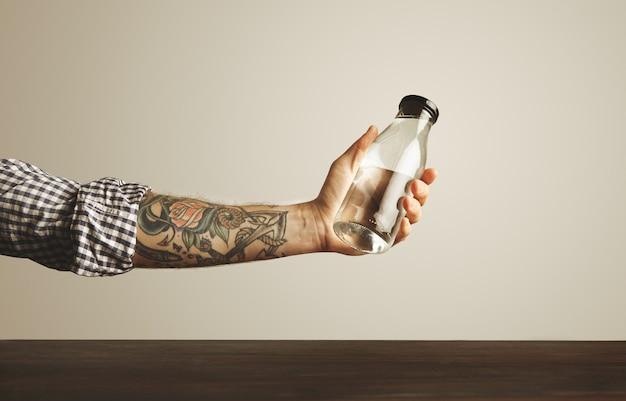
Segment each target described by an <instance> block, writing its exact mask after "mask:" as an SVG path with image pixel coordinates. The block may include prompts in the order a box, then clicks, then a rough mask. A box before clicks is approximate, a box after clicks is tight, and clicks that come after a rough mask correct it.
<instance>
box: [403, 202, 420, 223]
mask: <svg viewBox="0 0 626 401" xmlns="http://www.w3.org/2000/svg"><path fill="white" fill-rule="evenodd" d="M403 198H404V199H403V201H402V207H403V208H404V210H405V211H406V217H407V218H408V219H409V223H411V224H415V223H417V222H418V221H419V220H420V218H421V217H422V205H420V203H419V202H418V201H417V199H415V198H412V197H410V196H404V197H403Z"/></svg>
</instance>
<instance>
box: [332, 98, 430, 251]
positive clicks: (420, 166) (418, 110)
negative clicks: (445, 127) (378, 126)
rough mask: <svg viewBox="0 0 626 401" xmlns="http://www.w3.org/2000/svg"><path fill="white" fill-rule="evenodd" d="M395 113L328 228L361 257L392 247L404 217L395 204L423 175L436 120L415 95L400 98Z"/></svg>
mask: <svg viewBox="0 0 626 401" xmlns="http://www.w3.org/2000/svg"><path fill="white" fill-rule="evenodd" d="M398 109H399V110H398V114H397V115H396V117H395V118H394V120H393V121H392V122H391V124H389V126H387V127H386V128H385V129H384V130H383V131H382V132H381V133H380V134H379V135H378V136H377V138H376V139H375V140H374V142H373V143H372V144H371V145H370V147H369V148H368V151H367V153H366V155H365V157H364V158H363V160H362V161H361V164H360V166H359V170H358V171H357V173H356V176H355V178H354V181H353V182H352V185H351V186H350V189H349V190H348V193H347V194H346V197H345V198H344V200H343V202H342V204H341V206H340V207H339V211H338V212H337V215H336V216H335V221H334V223H333V229H334V231H335V234H337V236H338V237H339V238H340V239H341V240H342V241H344V242H345V243H347V244H348V245H350V246H351V247H352V248H354V249H357V250H359V251H361V252H365V253H382V252H385V251H387V250H388V249H389V248H391V246H392V245H393V243H394V241H395V238H396V235H397V234H398V231H399V229H400V225H401V223H402V219H403V218H404V217H405V215H406V211H405V210H404V207H402V204H401V198H402V197H403V196H404V195H410V193H411V192H410V189H409V187H408V185H407V184H408V183H409V181H411V180H413V179H415V178H421V177H422V174H423V173H424V169H425V166H426V147H427V142H428V133H429V132H430V128H431V127H432V125H433V124H435V122H436V121H437V118H438V117H439V110H438V109H437V106H436V105H435V104H434V103H433V102H432V101H430V100H428V99H426V98H424V97H422V96H417V95H408V96H405V97H404V98H402V100H401V101H400V105H399V107H398Z"/></svg>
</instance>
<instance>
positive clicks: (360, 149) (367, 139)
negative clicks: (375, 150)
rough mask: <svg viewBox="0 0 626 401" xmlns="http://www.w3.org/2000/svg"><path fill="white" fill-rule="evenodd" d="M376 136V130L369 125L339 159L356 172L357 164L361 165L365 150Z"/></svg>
mask: <svg viewBox="0 0 626 401" xmlns="http://www.w3.org/2000/svg"><path fill="white" fill-rule="evenodd" d="M377 136H378V128H376V126H374V125H370V126H369V128H368V129H367V131H365V133H364V134H363V135H361V136H360V137H359V139H357V140H356V141H355V142H354V143H353V144H352V145H351V146H350V147H349V148H348V149H347V150H346V151H345V152H343V154H342V155H341V156H340V158H343V159H346V160H347V161H348V162H349V163H350V166H351V167H352V170H354V171H356V169H357V168H358V166H359V164H360V163H361V159H363V156H365V153H366V152H367V149H368V148H369V147H370V145H371V144H372V142H374V140H375V139H376V137H377Z"/></svg>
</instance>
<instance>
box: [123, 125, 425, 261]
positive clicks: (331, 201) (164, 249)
mask: <svg viewBox="0 0 626 401" xmlns="http://www.w3.org/2000/svg"><path fill="white" fill-rule="evenodd" d="M377 135H378V130H377V129H376V127H374V126H370V127H369V129H368V130H367V132H365V133H364V134H363V135H362V136H361V137H360V138H359V139H358V140H357V141H356V142H354V143H353V144H352V146H350V147H349V148H348V149H347V150H346V151H345V152H344V153H343V154H342V155H341V156H339V157H338V158H337V159H336V160H335V161H334V162H333V163H332V165H331V167H330V170H329V172H328V175H327V176H326V180H325V181H324V185H323V186H322V189H321V190H320V192H319V195H318V196H317V198H315V199H314V200H312V201H309V202H304V203H299V204H295V205H284V206H277V205H243V206H239V205H221V204H214V203H211V202H207V201H204V200H199V199H193V198H188V197H180V196H172V195H163V194H157V193H153V192H152V191H149V192H148V193H147V194H146V195H145V196H144V198H143V199H142V201H141V203H140V205H139V213H138V221H137V245H136V249H135V256H134V257H133V263H134V266H135V267H195V266H211V265H217V264H225V263H235V262H246V261H252V260H258V259H269V258H277V257H282V256H289V255H296V254H301V253H310V252H338V253H342V254H346V255H363V253H362V252H359V251H356V250H354V249H352V248H351V247H350V246H348V245H346V244H345V243H343V242H342V241H341V240H340V239H339V238H337V236H336V235H335V234H334V232H333V229H332V223H333V220H334V218H335V215H336V214H337V211H338V210H339V207H340V206H341V202H342V201H343V198H344V197H345V195H346V194H347V192H348V189H349V188H350V185H351V184H352V181H353V179H354V177H355V175H356V173H357V170H358V168H359V164H360V162H361V160H362V158H363V156H364V155H365V153H366V151H367V149H368V147H369V145H370V144H371V143H372V142H373V141H374V139H376V136H377ZM436 176H437V173H436V170H434V169H426V170H425V171H424V174H423V175H422V178H421V179H420V180H417V179H416V180H412V181H411V182H409V184H408V186H409V188H410V193H411V196H408V195H407V196H405V197H403V199H402V206H403V207H404V209H405V210H406V217H404V221H403V223H402V226H401V227H400V231H399V232H398V235H397V237H396V243H398V242H400V241H403V240H404V239H405V238H406V237H407V236H408V234H409V232H410V231H411V224H413V223H416V222H417V221H418V220H419V219H420V217H421V214H422V205H423V204H424V203H425V202H426V199H427V198H428V192H429V185H430V184H432V183H433V181H435V178H436Z"/></svg>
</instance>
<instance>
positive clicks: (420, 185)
mask: <svg viewBox="0 0 626 401" xmlns="http://www.w3.org/2000/svg"><path fill="white" fill-rule="evenodd" d="M409 188H410V189H411V193H412V194H413V196H414V197H415V198H416V199H417V201H418V202H419V203H420V205H422V206H423V205H424V203H426V200H427V199H428V194H429V192H430V188H428V184H426V183H425V182H424V181H422V180H413V181H411V183H410V187H409Z"/></svg>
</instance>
